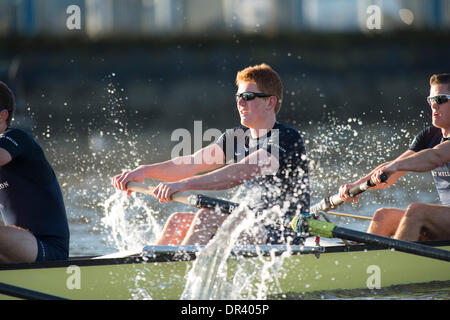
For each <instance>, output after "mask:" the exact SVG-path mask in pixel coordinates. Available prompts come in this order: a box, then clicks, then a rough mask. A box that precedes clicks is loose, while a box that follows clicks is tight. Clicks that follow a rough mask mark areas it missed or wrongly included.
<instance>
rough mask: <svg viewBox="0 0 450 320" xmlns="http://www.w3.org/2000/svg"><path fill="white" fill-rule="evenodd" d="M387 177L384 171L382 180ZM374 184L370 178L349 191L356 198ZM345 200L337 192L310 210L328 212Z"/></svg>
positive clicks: (313, 212)
mask: <svg viewBox="0 0 450 320" xmlns="http://www.w3.org/2000/svg"><path fill="white" fill-rule="evenodd" d="M387 179H388V176H387V174H385V173H383V174H382V175H381V176H380V180H381V182H385V181H386V180H387ZM374 186H375V184H374V183H372V181H370V179H369V180H367V181H366V182H363V183H361V184H360V185H358V186H356V187H353V188H351V189H350V190H349V192H348V193H349V195H350V196H351V197H352V198H354V197H355V196H357V195H358V194H360V193H363V192H364V191H366V190H367V189H369V188H372V187H374ZM343 202H344V201H343V200H342V199H341V197H340V196H339V193H336V194H335V195H332V196H330V197H328V198H325V199H323V200H322V201H321V202H319V203H318V204H316V205H315V206H312V207H311V208H310V210H309V211H310V213H311V214H315V213H317V212H318V211H325V212H326V211H328V210H331V209H335V208H336V207H337V206H339V205H340V204H342V203H343Z"/></svg>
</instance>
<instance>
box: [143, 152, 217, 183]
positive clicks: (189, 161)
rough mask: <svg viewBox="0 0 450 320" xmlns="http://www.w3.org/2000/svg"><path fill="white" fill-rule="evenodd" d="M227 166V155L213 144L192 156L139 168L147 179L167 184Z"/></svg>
mask: <svg viewBox="0 0 450 320" xmlns="http://www.w3.org/2000/svg"><path fill="white" fill-rule="evenodd" d="M224 164H225V154H224V152H223V150H222V148H220V147H219V146H218V145H217V144H211V145H209V146H207V147H205V148H202V149H200V150H198V151H197V152H195V153H194V154H192V155H187V156H181V157H176V158H173V159H170V160H168V161H165V162H160V163H156V164H150V165H145V166H141V167H139V168H140V170H142V172H143V175H144V177H145V178H150V179H157V180H162V181H167V182H173V181H179V180H181V179H186V178H189V177H192V176H195V175H196V174H199V173H203V172H208V171H211V170H215V169H218V168H220V167H222V166H223V165H224Z"/></svg>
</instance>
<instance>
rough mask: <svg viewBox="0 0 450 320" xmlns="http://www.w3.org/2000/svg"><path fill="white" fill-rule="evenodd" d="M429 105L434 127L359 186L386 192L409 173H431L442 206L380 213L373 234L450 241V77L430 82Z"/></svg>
mask: <svg viewBox="0 0 450 320" xmlns="http://www.w3.org/2000/svg"><path fill="white" fill-rule="evenodd" d="M427 102H428V104H429V105H430V107H431V110H432V124H433V126H432V127H428V128H426V129H424V130H422V131H421V132H420V133H419V134H418V135H417V136H416V137H415V138H414V140H413V142H412V143H411V145H410V147H409V149H408V150H407V151H406V152H404V153H403V154H402V155H400V156H399V157H397V158H396V159H394V160H392V161H390V162H386V163H383V164H381V165H379V166H378V167H376V168H375V169H374V170H372V172H371V173H369V174H368V175H367V176H365V177H363V178H361V179H360V180H358V181H356V182H355V184H360V183H362V182H364V181H367V180H368V179H371V180H372V182H373V183H375V184H377V186H376V187H375V188H385V187H387V186H390V185H392V184H393V183H395V182H396V181H397V180H398V179H399V178H400V177H401V176H403V175H404V174H406V173H408V172H427V171H430V172H431V174H432V176H433V179H434V183H435V185H436V189H437V192H438V194H439V198H440V200H441V204H430V203H412V204H410V205H409V206H408V207H407V208H406V209H397V208H382V209H379V210H377V211H376V212H375V215H374V217H373V220H372V222H371V224H370V226H369V229H368V232H369V233H376V234H380V235H383V236H387V237H394V238H396V239H401V240H407V241H418V240H447V239H450V166H449V165H450V141H448V140H449V139H450V74H448V73H445V74H438V75H433V76H432V77H431V78H430V95H429V97H427ZM383 173H386V174H387V175H388V176H389V179H388V181H387V182H386V183H382V182H381V179H380V176H381V175H382V174H383ZM355 184H346V185H342V186H341V188H340V189H339V194H340V196H341V199H342V200H344V201H350V200H352V198H351V197H350V196H349V194H348V191H349V190H350V189H351V188H352V187H353V186H354V185H355ZM357 199H358V197H355V199H354V201H357Z"/></svg>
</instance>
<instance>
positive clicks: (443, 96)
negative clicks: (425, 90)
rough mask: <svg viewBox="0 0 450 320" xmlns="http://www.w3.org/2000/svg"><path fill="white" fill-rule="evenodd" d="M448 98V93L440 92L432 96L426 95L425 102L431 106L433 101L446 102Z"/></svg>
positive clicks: (449, 95)
mask: <svg viewBox="0 0 450 320" xmlns="http://www.w3.org/2000/svg"><path fill="white" fill-rule="evenodd" d="M448 99H450V94H440V95H437V96H433V97H427V102H428V104H429V105H430V106H431V105H432V104H433V102H436V103H437V104H441V103H446V102H447V101H448Z"/></svg>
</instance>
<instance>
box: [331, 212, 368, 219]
mask: <svg viewBox="0 0 450 320" xmlns="http://www.w3.org/2000/svg"><path fill="white" fill-rule="evenodd" d="M327 214H332V215H334V216H340V217H346V218H355V219H361V220H372V218H371V217H366V216H360V215H357V214H350V213H342V212H335V211H327Z"/></svg>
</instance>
